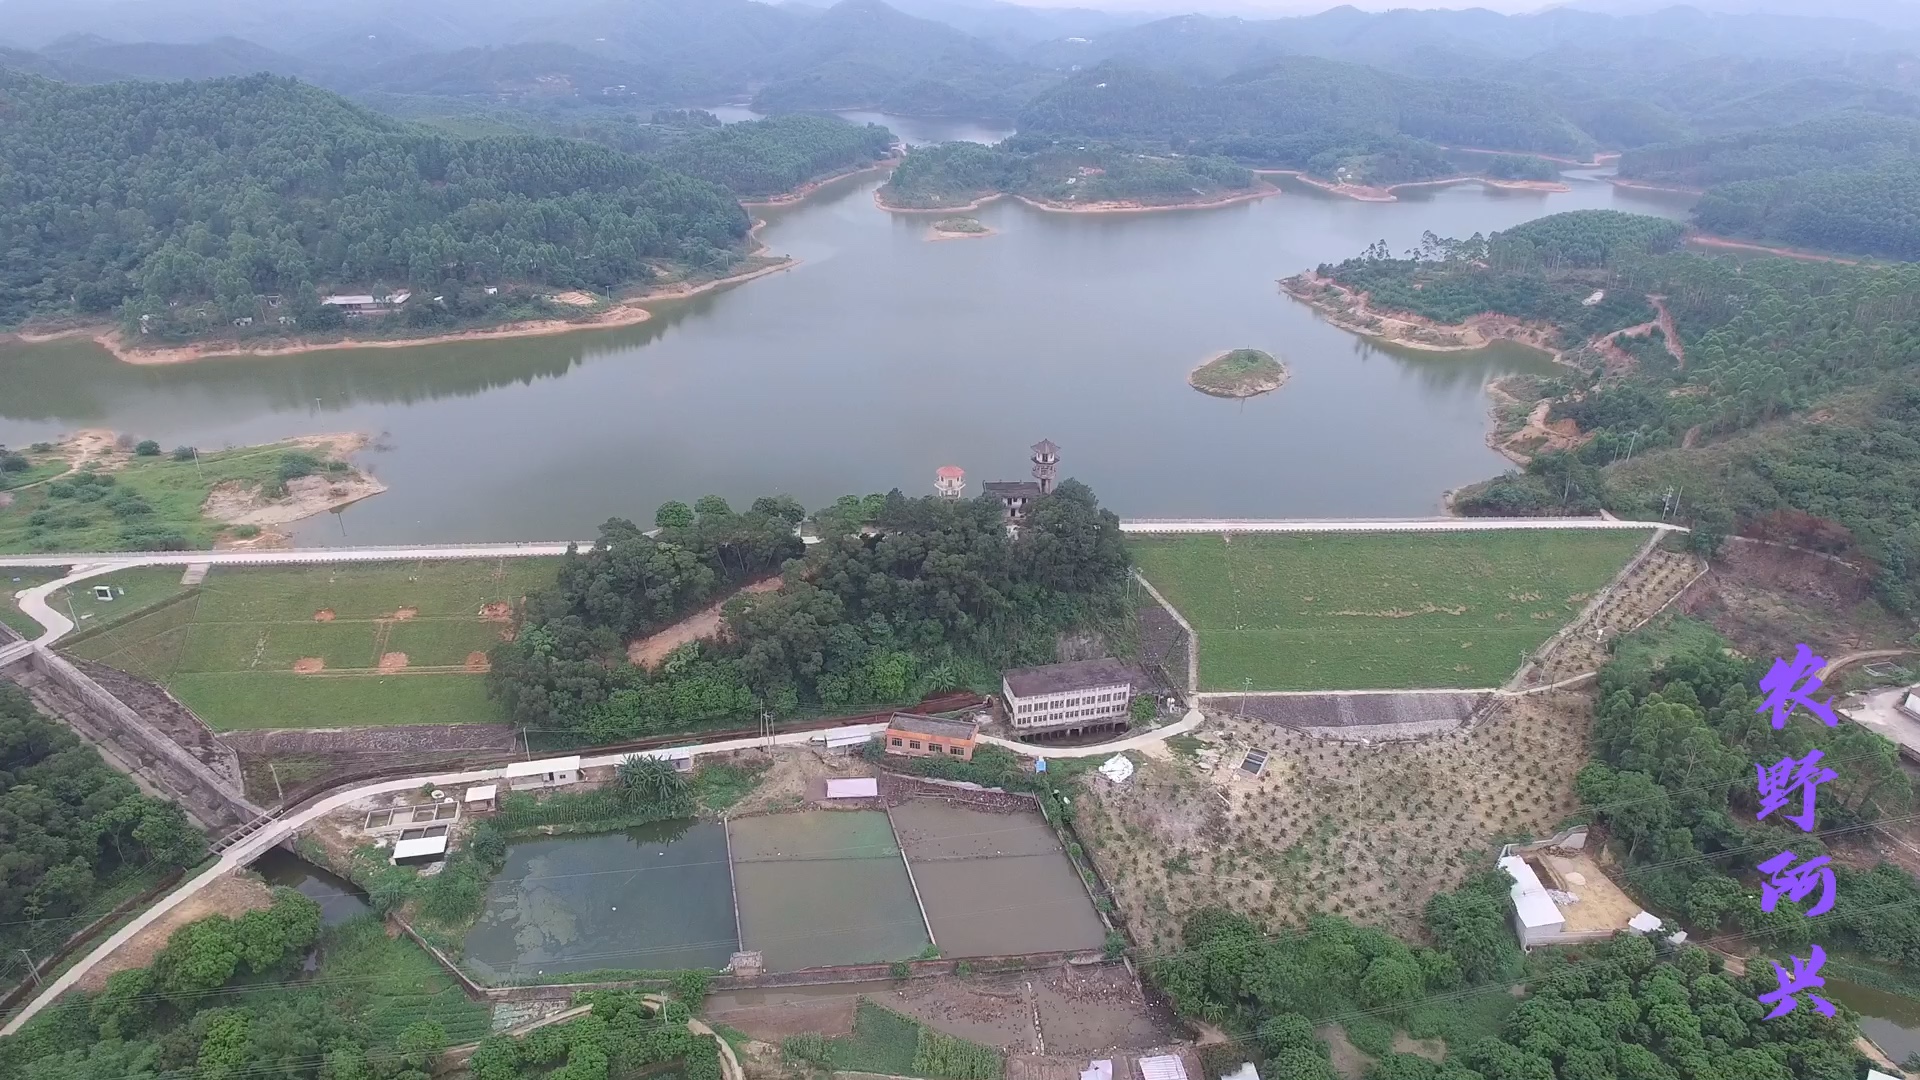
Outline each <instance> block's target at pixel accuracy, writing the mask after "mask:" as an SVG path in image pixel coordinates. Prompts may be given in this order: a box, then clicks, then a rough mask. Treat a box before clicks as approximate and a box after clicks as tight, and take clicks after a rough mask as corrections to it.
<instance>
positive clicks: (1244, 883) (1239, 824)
mask: <svg viewBox="0 0 1920 1080" xmlns="http://www.w3.org/2000/svg"><path fill="white" fill-rule="evenodd" d="M1591 722H1592V704H1591V701H1590V700H1589V697H1588V694H1587V692H1586V691H1576V690H1556V691H1547V692H1544V693H1541V694H1539V695H1535V696H1529V697H1514V698H1508V699H1505V700H1503V701H1502V702H1500V703H1499V704H1498V705H1497V706H1496V707H1495V708H1494V709H1493V710H1492V711H1491V713H1490V714H1489V715H1488V716H1487V717H1486V718H1485V719H1483V720H1481V721H1480V722H1479V723H1478V724H1476V725H1475V726H1474V727H1473V728H1471V729H1468V730H1458V731H1453V732H1448V733H1446V734H1442V735H1437V736H1434V737H1431V738H1427V739H1421V740H1419V741H1409V742H1389V743H1375V744H1373V745H1364V744H1361V743H1359V742H1346V741H1337V740H1320V739H1314V738H1312V737H1310V736H1307V735H1303V734H1300V733H1298V732H1293V731H1288V730H1287V729H1285V728H1281V727H1277V726H1275V725H1272V724H1267V723H1261V722H1259V721H1254V720H1248V719H1243V718H1230V719H1209V720H1208V722H1207V723H1206V724H1205V725H1203V726H1202V727H1201V728H1200V729H1199V730H1198V732H1197V733H1196V737H1194V738H1192V739H1190V740H1182V741H1181V742H1180V743H1179V744H1178V745H1176V746H1174V747H1172V748H1171V749H1170V752H1168V753H1166V754H1164V755H1158V756H1155V757H1151V758H1148V759H1146V760H1144V761H1143V763H1142V764H1141V766H1140V769H1139V771H1138V772H1137V773H1136V774H1135V775H1134V777H1133V778H1132V779H1131V780H1129V781H1128V782H1127V783H1126V784H1124V785H1120V786H1115V785H1113V784H1110V783H1107V782H1105V781H1102V780H1099V779H1097V778H1096V779H1092V780H1090V781H1089V782H1088V783H1087V785H1086V794H1085V795H1084V796H1083V797H1082V798H1080V799H1077V800H1075V805H1076V808H1077V810H1078V817H1077V824H1078V826H1079V831H1080V835H1081V837H1082V839H1083V840H1084V841H1085V842H1086V845H1087V848H1088V850H1089V851H1091V852H1092V853H1093V857H1094V862H1095V864H1096V865H1097V866H1098V867H1099V869H1100V872H1101V876H1102V877H1103V878H1105V880H1106V881H1107V882H1108V884H1109V885H1110V886H1111V887H1112V889H1113V893H1114V900H1115V902H1116V904H1117V905H1118V907H1119V908H1120V910H1121V912H1122V913H1123V914H1124V915H1125V916H1126V920H1127V924H1128V926H1129V927H1130V929H1131V930H1132V931H1133V933H1134V935H1135V938H1136V940H1137V941H1138V942H1139V944H1140V945H1142V946H1143V947H1146V948H1149V949H1154V948H1175V947H1178V944H1179V925H1180V921H1181V920H1182V919H1184V918H1185V917H1186V916H1187V915H1189V914H1192V913H1193V912H1194V911H1196V910H1198V909H1200V908H1203V907H1208V906H1215V905H1224V906H1226V907H1229V908H1231V909H1233V910H1234V911H1239V912H1244V913H1246V914H1247V915H1248V916H1250V917H1252V918H1254V919H1255V920H1257V921H1259V922H1262V923H1264V924H1265V925H1267V926H1268V927H1269V928H1272V929H1279V928H1281V927H1286V926H1297V925H1299V924H1301V923H1303V922H1304V921H1305V920H1306V918H1307V916H1308V915H1310V914H1313V913H1316V912H1324V913H1330V914H1337V915H1345V916H1348V917H1349V918H1352V919H1354V920H1356V921H1359V922H1363V923H1368V924H1371V925H1376V926H1383V927H1386V928H1388V929H1390V930H1393V931H1395V932H1396V933H1417V932H1418V929H1419V926H1420V920H1421V911H1422V909H1423V908H1424V906H1425V905H1426V902H1427V899H1428V898H1429V897H1431V896H1432V895H1433V894H1434V893H1436V892H1442V891H1445V890H1449V889H1453V888H1455V887H1457V886H1458V885H1459V884H1460V882H1461V881H1462V880H1464V879H1465V878H1466V877H1467V876H1468V875H1470V874H1472V873H1476V872H1479V871H1482V870H1486V869H1489V868H1491V867H1492V866H1493V856H1494V853H1495V849H1496V848H1497V846H1498V845H1499V844H1500V842H1501V841H1502V840H1506V839H1512V838H1514V837H1517V836H1521V835H1523V834H1531V835H1534V836H1545V835H1548V834H1550V833H1552V832H1553V830H1554V828H1555V826H1557V825H1558V824H1559V823H1560V822H1561V821H1562V820H1563V819H1565V818H1566V816H1567V815H1568V814H1571V813H1573V812H1574V811H1575V810H1577V809H1578V808H1579V800H1578V799H1577V798H1576V797H1575V795H1574V788H1573V778H1574V774H1575V773H1576V772H1578V770H1579V768H1580V766H1581V765H1582V764H1584V763H1585V762H1586V760H1587V731H1588V728H1589V726H1590V724H1591ZM1249 751H1261V752H1264V753H1265V754H1266V760H1265V763H1264V767H1262V768H1261V769H1260V772H1259V775H1258V776H1252V775H1249V774H1248V772H1247V771H1245V770H1243V769H1242V767H1241V765H1242V762H1243V761H1244V760H1245V759H1246V756H1247V754H1248V752H1249Z"/></svg>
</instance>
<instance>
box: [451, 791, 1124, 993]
mask: <svg viewBox="0 0 1920 1080" xmlns="http://www.w3.org/2000/svg"><path fill="white" fill-rule="evenodd" d="M889 813H891V814H892V815H893V819H892V820H891V821H890V820H889ZM896 829H897V830H898V832H897V833H896ZM903 846H904V850H903ZM1104 941H1105V927H1104V926H1103V925H1102V923H1101V921H1100V917H1099V915H1098V914H1096V913H1095V911H1094V910H1093V904H1092V901H1091V900H1090V899H1089V897H1088V895H1087V893H1086V890H1085V889H1084V887H1083V886H1082V885H1081V883H1080V879H1079V877H1078V875H1077V874H1076V873H1075V871H1074V869H1073V867H1072V865H1071V863H1069V862H1068V860H1067V856H1066V853H1065V852H1064V851H1063V850H1062V849H1061V847H1060V842H1059V840H1058V839H1057V838H1056V837H1055V836H1054V833H1053V831H1052V830H1051V829H1050V828H1048V826H1047V825H1046V823H1045V821H1043V820H1042V819H1041V818H1040V816H1039V814H1038V813H1037V812H1031V811H1028V812H1021V813H988V812H984V811H978V810H971V809H967V808H964V807H956V806H951V805H948V804H946V803H943V802H938V801H930V800H915V801H912V802H909V803H907V804H905V805H904V806H900V807H896V808H894V809H893V810H892V811H891V812H889V811H886V810H809V811H802V812H797V813H784V814H766V815H757V816H750V817H743V818H738V819H735V820H732V821H729V822H726V823H718V822H684V821H683V822H670V823H664V824H660V825H654V826H648V827H646V828H642V829H633V830H628V831H626V832H619V833H601V834H596V835H588V836H557V837H550V838H541V839H537V840H524V841H519V842H516V843H514V844H512V845H511V846H510V847H509V848H508V852H507V860H506V864H505V866H504V867H503V869H502V870H501V872H500V874H498V875H497V876H496V877H495V879H494V881H493V882H492V883H491V884H490V885H489V886H488V890H487V898H486V908H485V913H484V914H483V915H482V916H481V918H480V920H479V921H478V922H477V923H476V924H475V925H474V927H473V929H472V930H471V931H470V932H469V933H468V935H467V938H466V943H465V953H466V958H467V961H468V963H469V964H470V965H471V966H472V967H473V968H474V970H475V971H477V972H478V973H480V974H481V975H482V976H484V977H487V978H491V979H500V978H514V977H519V978H525V977H541V976H547V977H551V976H554V975H558V974H568V973H578V972H585V971H593V970H597V969H629V970H632V969H670V968H694V967H698V968H719V967H724V966H726V964H727V962H728V960H729V959H730V958H731V956H732V954H733V953H734V952H735V951H736V950H740V949H744V950H748V951H754V952H758V953H760V954H761V959H762V963H763V964H764V965H765V967H766V969H767V970H770V971H794V970H798V969H801V968H813V967H829V966H839V965H847V964H865V963H890V962H892V961H896V960H910V959H913V958H914V957H916V956H920V955H922V954H923V953H924V952H925V951H926V950H927V948H928V946H929V945H934V944H937V945H938V946H939V948H940V951H941V953H942V954H943V955H946V956H994V955H1005V954H1012V953H1030V952H1052V951H1067V950H1090V949H1098V948H1100V947H1101V945H1102V943H1103V942H1104Z"/></svg>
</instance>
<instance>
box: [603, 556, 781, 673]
mask: <svg viewBox="0 0 1920 1080" xmlns="http://www.w3.org/2000/svg"><path fill="white" fill-rule="evenodd" d="M779 588H780V579H779V578H777V577H770V578H764V579H762V580H760V581H755V582H752V583H750V584H748V585H745V586H743V587H742V588H741V589H740V590H739V591H738V592H736V593H734V594H733V595H732V596H727V597H725V598H723V599H721V600H720V601H719V602H718V603H715V604H712V605H710V606H708V607H705V608H702V609H701V610H699V611H697V612H695V613H694V614H692V615H689V616H687V617H686V618H684V619H681V620H680V621H679V622H677V623H674V624H673V625H672V626H669V627H667V628H666V629H664V630H659V631H656V632H655V633H653V634H650V635H648V636H647V637H644V638H641V639H639V640H638V641H634V642H632V643H630V644H628V646H627V660H628V662H629V663H633V664H636V665H638V666H640V667H644V668H653V667H656V666H658V665H659V663H660V662H661V661H663V660H665V659H666V658H667V657H668V656H671V655H672V654H673V650H675V649H677V648H679V647H680V646H682V645H685V644H687V643H688V642H690V641H705V640H707V639H708V638H713V637H718V636H719V635H720V633H721V632H722V630H723V629H724V623H725V619H724V618H723V617H722V615H721V609H722V608H723V607H725V606H726V604H727V601H728V600H731V599H733V597H734V596H743V595H746V594H749V593H764V592H773V591H775V590H777V589H779Z"/></svg>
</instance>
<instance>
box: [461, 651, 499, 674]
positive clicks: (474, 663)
mask: <svg viewBox="0 0 1920 1080" xmlns="http://www.w3.org/2000/svg"><path fill="white" fill-rule="evenodd" d="M466 668H467V670H468V671H472V672H475V673H482V674H484V673H485V672H488V671H492V670H493V664H492V663H491V662H490V661H488V660H487V654H486V653H483V652H470V653H468V654H467V663H466Z"/></svg>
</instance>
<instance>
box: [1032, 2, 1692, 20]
mask: <svg viewBox="0 0 1920 1080" xmlns="http://www.w3.org/2000/svg"><path fill="white" fill-rule="evenodd" d="M1013 2H1014V3H1018V4H1024V5H1026V6H1027V7H1087V8H1097V9H1100V10H1103V11H1152V12H1163V13H1167V14H1174V13H1184V12H1190V11H1194V12H1204V13H1206V14H1209V15H1244V16H1247V17H1249V18H1260V17H1266V18H1272V17H1273V16H1276V15H1311V14H1313V13H1314V12H1317V11H1325V10H1327V9H1328V8H1331V7H1339V6H1340V0H1013ZM1675 2H1679V0H1675ZM1351 3H1352V6H1354V7H1357V8H1361V9H1363V10H1366V11H1387V10H1390V9H1393V8H1470V7H1477V8H1486V9H1488V10H1490V11H1506V12H1516V11H1538V10H1540V9H1541V8H1543V7H1548V6H1550V4H1549V3H1547V2H1546V0H1351Z"/></svg>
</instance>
